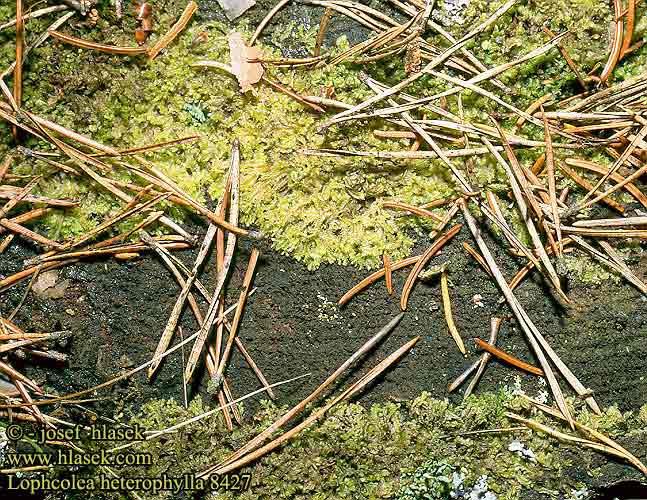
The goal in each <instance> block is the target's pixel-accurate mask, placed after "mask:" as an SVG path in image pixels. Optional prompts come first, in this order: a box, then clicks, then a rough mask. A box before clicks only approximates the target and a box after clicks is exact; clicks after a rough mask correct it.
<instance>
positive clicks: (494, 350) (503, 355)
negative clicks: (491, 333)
mask: <svg viewBox="0 0 647 500" xmlns="http://www.w3.org/2000/svg"><path fill="white" fill-rule="evenodd" d="M474 342H475V343H476V345H477V346H478V347H480V348H481V349H483V350H484V351H487V352H489V353H490V354H492V355H493V356H495V357H497V358H499V359H500V360H502V361H505V362H506V363H509V364H511V365H512V366H516V367H517V368H519V369H520V370H523V371H526V372H528V373H532V374H533V375H539V376H540V377H543V376H544V371H543V370H542V369H541V368H537V367H536V366H534V365H531V364H529V363H526V362H525V361H521V360H520V359H518V358H515V357H514V356H511V355H510V354H508V353H507V352H505V351H502V350H501V349H499V348H498V347H494V346H493V345H490V344H488V343H487V342H484V341H483V340H481V339H480V338H478V337H474Z"/></svg>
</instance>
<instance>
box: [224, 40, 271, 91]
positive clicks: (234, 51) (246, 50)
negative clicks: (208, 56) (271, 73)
mask: <svg viewBox="0 0 647 500" xmlns="http://www.w3.org/2000/svg"><path fill="white" fill-rule="evenodd" d="M229 54H230V57H231V69H232V70H233V72H234V74H235V75H236V78H237V79H238V83H239V85H240V90H241V91H242V92H247V91H248V90H253V88H252V85H254V84H255V83H258V82H259V81H260V80H261V78H263V71H264V70H263V66H262V65H261V63H250V62H247V61H248V60H249V59H259V58H260V57H261V49H259V48H258V47H248V46H247V44H246V43H245V40H243V36H242V35H241V34H240V33H239V32H237V31H233V32H232V33H231V34H230V35H229Z"/></svg>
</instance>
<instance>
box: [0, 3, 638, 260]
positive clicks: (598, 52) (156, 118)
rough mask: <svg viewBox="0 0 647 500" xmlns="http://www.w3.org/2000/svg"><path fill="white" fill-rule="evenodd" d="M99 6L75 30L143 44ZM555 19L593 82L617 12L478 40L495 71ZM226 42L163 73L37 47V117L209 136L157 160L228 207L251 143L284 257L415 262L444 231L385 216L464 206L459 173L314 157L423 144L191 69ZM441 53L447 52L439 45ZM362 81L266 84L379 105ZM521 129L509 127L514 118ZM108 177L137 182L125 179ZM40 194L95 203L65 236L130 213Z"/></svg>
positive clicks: (537, 23)
mask: <svg viewBox="0 0 647 500" xmlns="http://www.w3.org/2000/svg"><path fill="white" fill-rule="evenodd" d="M153 3H156V2H153ZM549 4H550V5H551V7H550V9H549V10H547V9H548V6H549ZM183 5H184V2H177V3H176V2H171V3H170V4H167V3H165V4H164V5H161V4H160V6H159V8H158V6H157V5H154V7H155V8H156V15H157V18H156V26H157V27H158V29H159V31H162V30H163V27H166V26H169V25H170V24H171V23H172V22H173V20H174V19H175V17H176V16H177V14H178V13H179V12H180V11H181V8H182V7H183ZM102 6H103V7H104V8H102V13H103V14H104V16H105V19H103V20H101V21H100V23H99V25H98V26H97V27H96V28H92V29H88V28H83V29H73V28H70V27H68V28H66V31H71V32H75V33H76V34H77V35H79V36H82V37H83V38H86V39H92V40H99V41H102V42H104V43H110V44H115V45H133V40H132V32H133V29H134V20H133V19H132V18H131V17H127V18H126V19H125V20H124V21H123V23H122V24H121V25H120V24H118V23H117V22H116V20H115V19H114V18H113V13H112V9H111V8H109V6H107V5H104V4H102ZM497 6H498V3H489V4H488V5H487V6H484V5H483V2H480V1H474V2H473V3H472V5H471V6H470V7H469V8H468V10H467V12H466V13H465V18H466V22H465V24H464V25H463V26H452V27H450V29H451V30H452V31H454V32H455V34H456V35H457V36H459V35H461V34H462V33H463V32H464V31H465V29H466V27H467V26H473V25H475V23H477V22H478V21H479V20H480V19H481V18H484V17H485V16H486V15H487V14H488V13H489V12H492V11H493V10H494V9H495V8H496V7H497ZM2 9H3V13H6V14H8V15H7V16H5V17H10V16H11V12H9V11H10V8H7V7H2ZM5 11H6V12H5ZM548 11H550V12H551V22H550V27H551V28H552V29H553V30H554V31H563V30H565V29H572V30H573V36H572V37H571V39H570V40H569V41H568V43H567V46H568V48H569V50H570V51H571V54H572V56H573V58H574V59H575V61H576V63H578V64H580V65H581V67H582V69H583V71H588V70H590V69H591V68H592V67H593V66H594V65H595V63H597V62H600V60H601V59H602V58H603V57H604V54H605V53H606V49H605V47H606V46H607V44H608V37H607V34H606V31H605V30H606V26H607V24H608V21H609V19H610V12H609V9H608V6H606V5H602V4H600V5H598V4H595V5H590V2H584V1H578V2H565V4H564V5H563V6H560V7H559V8H554V7H552V4H551V3H550V2H527V3H521V4H520V5H518V6H516V7H514V8H513V9H512V10H511V11H510V12H509V13H508V14H506V15H505V16H504V17H503V18H502V19H501V20H500V21H499V22H498V23H496V24H495V26H494V27H493V28H492V31H491V32H486V33H484V34H482V35H480V36H479V37H477V38H476V39H475V40H474V41H473V42H472V45H471V49H472V50H473V51H474V52H476V53H478V54H479V57H480V58H481V59H482V60H483V62H484V63H485V64H487V65H490V66H495V65H497V64H501V63H503V62H507V61H509V60H511V59H514V58H515V57H518V56H520V55H522V54H524V53H526V52H528V51H529V50H531V49H532V48H535V47H537V46H539V45H541V44H542V43H544V42H545V41H546V40H547V37H546V36H545V35H544V34H543V32H542V31H541V26H542V22H543V21H542V19H540V18H541V16H545V15H546V12H548ZM49 22H50V21H45V20H44V19H39V20H35V21H30V22H29V23H28V30H30V31H29V32H30V33H38V32H40V31H42V30H44V29H45V28H46V26H47V24H48V23H49ZM640 26H642V25H639V28H640ZM227 30H228V29H227V28H226V27H225V26H223V25H221V24H218V23H216V22H207V23H205V22H201V21H200V19H199V18H197V19H196V20H194V22H192V24H191V25H190V26H189V28H188V29H187V30H185V31H184V32H183V33H182V35H181V36H180V37H179V38H178V39H177V40H176V41H175V42H174V43H173V44H172V45H171V46H170V47H169V49H168V50H167V51H166V52H165V53H163V54H162V55H161V56H160V57H158V58H157V59H156V60H155V61H153V62H151V63H148V62H146V61H145V60H144V58H140V59H138V58H129V57H125V56H120V57H115V56H108V55H105V54H98V53H94V52H91V51H87V50H81V49H76V48H72V47H69V46H64V45H61V44H58V43H53V42H52V41H48V42H47V43H46V44H45V45H44V46H43V47H41V48H39V49H37V50H36V51H34V53H33V54H32V55H31V57H30V60H29V63H28V64H27V67H26V77H25V99H24V106H25V108H26V109H28V110H30V111H33V112H35V113H38V114H40V115H43V116H45V117H48V118H50V119H52V120H54V121H56V122H58V123H60V124H62V125H64V126H67V127H69V128H71V129H74V130H76V131H78V132H81V133H84V134H86V135H88V136H91V137H92V138H94V139H96V140H98V141H99V142H102V143H105V144H108V145H111V146H113V147H117V148H126V147H134V146H141V145H146V144H151V143H156V142H161V141H168V140H173V139H177V138H180V137H185V136H188V135H192V134H195V133H198V134H200V135H201V140H200V141H199V142H196V143H192V144H189V145H184V146H180V147H174V148H170V149H167V150H163V151H159V152H156V153H152V154H148V157H149V158H150V159H151V160H152V161H154V162H155V164H156V165H157V166H158V167H159V168H160V169H161V170H162V171H164V172H165V173H166V174H167V175H169V176H170V177H172V178H173V179H174V180H175V181H176V182H177V183H178V184H179V185H180V186H181V187H182V188H183V189H185V190H186V191H187V192H189V193H190V194H191V195H193V196H195V197H196V198H197V199H199V200H201V201H208V199H217V198H218V196H219V195H220V194H221V190H222V186H223V183H224V177H225V174H226V171H227V169H228V164H229V152H230V147H231V143H232V141H233V140H234V138H239V139H240V140H241V152H242V159H243V163H242V167H241V168H242V197H241V198H242V222H243V223H244V224H246V225H249V226H253V227H256V228H258V229H259V230H260V231H261V232H262V233H263V234H265V235H266V236H267V237H269V238H270V239H271V240H272V242H273V245H274V247H275V248H276V249H278V250H279V251H282V252H284V253H288V254H291V255H293V256H294V257H296V258H297V259H299V260H301V261H303V262H305V263H306V264H307V265H308V266H309V267H310V268H315V267H317V266H318V265H320V264H321V263H326V262H338V263H342V264H353V265H355V266H360V267H371V266H375V265H376V264H377V263H378V262H379V260H380V258H381V256H382V254H383V253H385V252H386V253H388V254H389V255H390V256H391V257H392V258H394V259H397V258H401V257H404V256H406V255H407V254H408V253H409V251H410V249H411V247H412V246H413V243H414V237H415V231H419V232H420V231H429V230H430V229H431V226H430V225H429V224H428V223H426V222H424V221H420V220H419V219H418V218H412V217H402V216H401V214H398V213H394V212H393V211H391V210H385V209H383V208H382V205H381V204H382V202H383V201H384V200H388V199H399V200H402V201H405V202H408V203H413V204H420V203H424V202H426V201H430V200H432V199H434V198H440V197H445V196H447V195H450V194H452V193H453V192H455V190H456V186H455V183H454V181H453V179H452V178H451V175H450V174H449V172H448V171H447V169H446V168H445V167H444V166H443V165H442V164H440V162H438V161H435V160H432V161H430V160H426V161H421V160H417V161H415V160H397V161H384V160H379V161H378V160H375V159H371V158H323V157H315V156H306V155H304V154H302V153H301V150H303V149H306V148H312V149H316V148H319V147H328V148H337V149H351V150H352V149H357V150H376V149H377V150H402V149H407V148H408V147H409V145H410V141H409V140H385V139H378V138H376V137H375V136H374V134H373V131H374V129H378V128H379V129H384V128H388V127H389V125H387V124H385V123H384V122H377V121H375V122H369V123H366V122H361V123H356V124H351V125H344V126H340V127H333V128H331V129H330V130H329V131H328V132H327V133H326V135H325V136H324V135H319V134H317V132H316V129H317V126H318V125H319V124H320V122H321V120H322V118H321V116H319V115H318V114H317V113H314V112H312V111H310V110H308V109H307V108H305V107H304V106H303V105H301V104H299V103H297V102H295V101H294V100H292V99H290V98H289V97H287V96H285V95H283V94H281V93H278V92H276V91H274V90H272V89H271V88H269V87H268V86H265V85H258V86H257V88H256V94H255V95H251V94H249V95H241V94H240V92H239V90H238V86H237V83H236V82H235V80H234V79H233V78H232V77H230V76H229V75H227V74H225V73H223V72H221V71H219V70H214V69H210V70H209V69H205V68H191V66H190V65H191V63H192V62H194V61H196V60H201V59H212V60H218V61H221V62H228V61H229V55H228V45H227ZM290 30H294V31H295V33H292V35H291V38H295V37H296V39H298V40H300V41H301V42H302V43H303V45H304V46H305V47H310V48H311V46H312V44H313V36H314V31H315V30H303V29H301V30H299V29H296V28H295V27H294V26H292V27H290ZM202 31H204V32H206V33H207V34H208V41H207V42H205V43H202V44H198V45H194V44H192V41H193V40H194V38H195V37H196V35H197V34H198V33H200V32H202ZM287 31H289V30H286V32H287ZM12 36H13V30H7V31H5V32H2V33H0V63H2V66H5V65H6V64H7V63H8V62H9V61H11V60H12V59H13V52H12V51H13V44H12ZM274 38H276V36H275V37H274ZM279 38H280V37H279ZM278 41H280V40H278ZM433 41H434V42H435V43H437V45H439V46H442V47H445V46H447V44H446V41H442V40H441V39H440V38H439V37H437V36H436V37H435V38H434V39H433ZM338 45H339V47H338V50H341V49H343V48H344V47H345V46H346V42H345V41H344V39H340V41H339V43H338ZM264 51H265V54H266V55H267V56H268V57H273V56H276V55H277V52H276V51H273V50H272V49H270V48H268V47H265V48H264ZM638 60H640V61H642V60H644V57H643V55H642V52H639V53H637V54H635V55H632V56H631V57H630V58H628V59H627V61H626V62H623V64H622V65H621V66H620V68H625V69H619V70H618V71H619V73H618V76H620V75H625V74H631V73H632V72H633V71H634V70H635V68H636V67H637V63H636V61H638ZM631 68H634V69H631ZM358 69H359V68H356V67H353V66H352V65H347V64H342V65H339V66H335V67H332V68H321V69H316V70H313V71H301V70H276V69H273V68H271V67H270V68H269V69H268V75H269V76H270V77H271V78H273V79H275V80H277V81H280V82H282V83H283V84H285V85H287V86H289V87H291V88H293V89H295V90H296V91H297V92H299V93H301V94H306V95H322V93H323V92H324V91H325V89H327V88H332V89H334V92H335V98H337V99H339V100H342V101H346V102H350V103H355V102H358V101H360V100H362V99H364V98H365V97H366V96H368V95H369V92H368V90H367V89H366V87H365V86H364V85H363V84H362V83H361V82H359V80H358ZM362 69H364V70H366V71H368V72H370V73H371V74H373V75H375V76H376V77H377V78H378V79H380V80H383V81H385V82H387V83H388V82H390V83H393V82H395V81H399V80H400V79H402V78H403V77H404V70H403V67H402V61H401V58H394V59H392V60H388V61H385V62H383V63H380V64H379V65H372V66H368V67H364V68H362ZM569 75H570V73H569V70H568V68H567V67H566V65H565V63H564V61H563V58H562V57H561V55H560V54H559V53H558V52H557V51H556V50H553V51H551V52H550V53H548V54H546V55H545V56H543V57H541V58H539V59H538V60H535V61H532V62H531V63H529V64H526V65H523V66H520V67H518V68H514V69H513V70H511V71H510V72H508V73H506V74H504V75H501V77H500V78H501V80H503V81H504V82H505V83H506V84H507V85H508V86H509V87H510V88H511V89H512V93H511V94H510V95H509V96H506V97H505V98H506V99H507V100H508V101H509V102H512V103H514V104H515V105H516V106H517V107H519V108H524V107H525V106H527V104H528V103H529V102H531V101H532V100H534V99H536V98H537V97H539V96H541V95H543V94H545V93H547V92H553V93H554V95H555V97H556V98H560V97H564V96H566V95H570V94H572V93H573V92H574V91H575V90H576V87H575V85H576V84H575V83H574V77H572V76H569ZM487 85H489V84H485V86H486V87H487ZM444 88H445V87H444V86H443V84H441V83H438V82H436V81H433V82H432V81H431V80H430V79H429V78H426V77H425V78H422V79H421V80H420V81H419V82H418V83H417V84H416V85H414V86H413V87H412V88H411V89H409V90H410V91H411V92H412V93H417V94H420V95H425V94H426V95H428V94H430V93H433V92H435V91H436V90H439V89H444ZM463 98H464V99H463V104H464V107H465V118H466V119H468V120H476V121H480V122H487V121H488V118H487V113H488V112H495V111H500V110H497V109H496V108H497V106H496V105H493V104H492V103H490V102H488V101H486V100H485V99H484V98H481V97H478V96H475V95H471V93H470V92H465V93H464V95H463ZM448 105H449V108H450V110H451V111H452V112H457V105H456V101H455V99H454V98H452V99H450V100H449V102H448ZM508 118H509V117H507V116H503V117H502V119H503V120H504V121H506V120H507V119H508ZM0 127H2V128H1V129H0V130H1V131H2V135H3V136H4V137H3V138H2V140H0V142H1V143H2V144H1V145H0V154H1V153H3V152H4V151H6V149H7V145H8V142H9V137H8V134H7V131H8V129H7V128H6V126H5V125H0ZM525 131H526V132H527V133H529V135H530V136H535V135H537V134H539V131H538V130H537V128H536V127H535V128H534V129H533V127H531V126H528V127H527V128H526V129H525ZM538 137H539V136H538ZM30 145H34V143H30ZM38 147H39V148H42V147H43V146H42V145H39V146H38ZM535 153H536V151H535V152H533V153H531V154H528V155H523V154H522V155H521V160H522V161H523V162H524V163H526V164H528V163H529V162H531V161H532V160H533V159H534V157H536V154H539V153H536V154H535ZM560 154H561V152H558V156H559V155H560ZM456 164H457V165H458V166H459V167H462V164H463V162H462V161H461V160H457V161H456ZM34 169H36V170H38V171H40V170H43V169H45V167H44V166H43V165H39V164H35V163H34V162H32V161H27V160H22V161H21V162H20V166H19V167H18V168H17V171H19V172H31V171H33V170H34ZM44 171H49V170H47V169H45V170H44ZM111 175H113V176H116V177H118V178H119V179H121V180H124V181H131V180H132V179H131V178H130V177H129V176H128V175H127V174H126V173H125V172H123V171H119V170H117V171H116V172H115V173H114V174H111ZM471 179H472V181H473V182H474V184H475V186H489V188H490V189H492V190H494V191H504V190H506V189H507V187H506V186H507V183H506V182H502V177H501V171H500V168H499V167H498V166H496V165H495V164H494V162H493V160H492V159H491V158H487V159H485V158H481V159H477V160H476V162H475V167H474V171H473V172H472V173H471ZM41 192H42V193H44V194H47V195H52V196H72V197H77V198H79V199H81V201H82V206H81V207H80V208H79V209H77V210H74V211H72V212H71V213H68V214H63V213H58V214H54V215H52V216H50V217H49V218H48V219H46V220H45V224H46V225H47V227H48V229H49V233H50V235H51V236H52V237H55V238H65V237H69V236H70V235H73V234H78V233H82V232H84V231H87V230H88V229H89V228H90V227H93V226H95V225H96V224H97V223H98V222H99V221H100V220H102V219H103V218H104V217H105V216H106V214H107V213H108V212H109V211H110V210H114V209H116V207H117V205H116V203H115V201H114V199H113V197H112V195H110V194H108V193H104V192H103V191H102V190H101V188H99V187H98V186H96V185H89V184H88V183H87V182H86V181H83V180H79V179H73V178H70V177H68V176H67V175H66V174H51V176H50V177H49V180H48V182H47V183H46V184H45V183H43V185H42V186H41ZM170 213H171V215H172V216H173V217H175V218H177V219H182V218H183V216H184V214H183V213H182V212H181V210H179V209H176V208H172V209H170ZM412 230H413V231H412Z"/></svg>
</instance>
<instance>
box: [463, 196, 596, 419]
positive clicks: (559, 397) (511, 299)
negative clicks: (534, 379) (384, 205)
mask: <svg viewBox="0 0 647 500" xmlns="http://www.w3.org/2000/svg"><path fill="white" fill-rule="evenodd" d="M460 205H461V208H462V210H463V216H464V218H465V221H466V222H467V225H468V227H469V229H470V231H471V233H472V236H473V237H474V239H475V240H476V243H477V245H478V247H479V249H480V250H481V255H483V258H484V259H485V261H486V262H487V263H488V266H489V267H490V269H491V270H492V274H493V275H494V279H495V280H496V282H497V284H498V285H499V288H500V289H501V292H502V293H503V295H504V296H505V298H506V301H507V302H508V305H509V306H510V308H511V309H512V312H513V313H514V315H515V317H516V318H517V321H518V323H519V326H520V327H521V328H522V330H523V332H524V333H525V335H526V338H527V339H528V341H529V342H530V345H531V347H532V349H533V351H534V352H535V355H536V356H537V359H538V360H539V363H540V365H541V367H542V368H543V369H544V373H545V374H546V379H547V381H548V384H549V386H550V388H551V391H552V393H553V396H554V398H555V400H556V401H557V405H558V406H559V408H560V410H562V412H563V413H564V415H565V416H566V417H567V418H568V419H569V421H571V420H572V417H571V414H570V412H569V410H568V407H567V405H566V400H565V399H564V395H563V393H562V390H561V388H560V387H559V384H558V382H557V379H556V377H555V374H554V373H553V371H552V368H551V366H550V364H549V363H548V360H547V359H546V355H545V354H544V351H543V350H542V348H543V349H544V350H545V351H546V354H548V355H549V356H550V358H551V360H552V361H553V363H555V365H556V366H557V367H558V368H559V370H560V371H561V373H562V374H563V375H564V377H565V378H566V379H567V380H568V381H569V383H570V384H571V385H572V386H573V388H574V389H575V390H576V391H577V392H578V394H581V393H582V392H586V389H585V388H584V386H583V385H582V384H581V383H580V382H579V380H577V378H576V377H575V376H574V375H573V373H572V372H571V371H570V370H569V369H568V367H567V366H566V365H565V364H564V363H563V362H562V361H561V359H560V358H559V356H557V354H556V353H555V352H554V351H553V350H552V348H551V347H550V345H549V344H548V343H547V342H546V340H545V339H544V337H543V336H542V334H541V333H540V332H539V330H538V329H537V327H536V326H535V324H534V323H533V322H532V320H531V319H530V317H529V316H528V314H527V313H526V311H525V310H524V309H523V307H522V306H521V304H520V303H519V301H518V299H517V298H516V297H515V296H514V293H513V292H512V290H510V287H509V286H508V283H507V282H506V280H505V277H504V276H503V275H502V274H501V271H500V270H499V267H498V265H497V263H496V261H495V260H494V257H492V253H491V252H490V250H489V248H488V247H487V244H486V243H485V241H484V239H483V236H482V235H481V231H480V229H479V228H478V226H477V224H476V220H475V219H474V216H472V214H471V213H470V211H469V210H468V208H467V204H466V203H465V202H461V203H460ZM587 403H589V404H590V405H591V407H592V408H594V407H595V408H597V404H595V400H593V399H592V398H591V399H587ZM597 412H599V408H597Z"/></svg>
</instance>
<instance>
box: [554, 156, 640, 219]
mask: <svg viewBox="0 0 647 500" xmlns="http://www.w3.org/2000/svg"><path fill="white" fill-rule="evenodd" d="M565 162H566V164H567V165H569V166H571V167H579V168H583V169H585V170H589V171H591V172H596V173H598V174H600V175H608V176H609V179H611V180H612V181H613V182H616V183H618V184H619V183H622V182H623V181H624V180H625V178H624V177H623V176H622V175H620V174H618V173H617V172H613V173H610V172H609V169H608V168H607V167H605V166H602V165H600V164H598V163H594V162H592V161H588V160H580V159H578V158H566V160H565ZM623 187H624V189H626V190H627V192H628V193H629V194H631V196H633V197H634V198H635V199H636V201H638V202H639V203H640V204H641V205H642V206H643V207H645V208H647V196H645V194H644V193H643V192H642V191H641V190H640V189H638V188H637V187H636V185H635V184H633V183H631V182H628V183H626V184H623Z"/></svg>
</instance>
